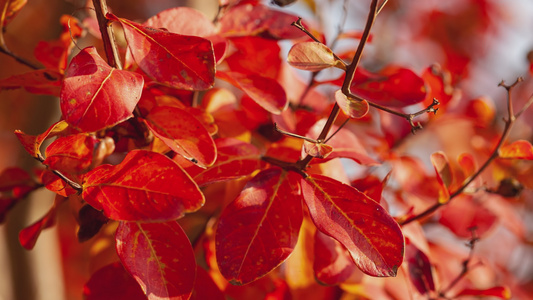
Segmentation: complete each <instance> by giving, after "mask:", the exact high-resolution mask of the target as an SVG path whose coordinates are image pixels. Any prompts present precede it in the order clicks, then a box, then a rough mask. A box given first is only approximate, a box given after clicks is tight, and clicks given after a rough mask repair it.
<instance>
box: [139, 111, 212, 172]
mask: <svg viewBox="0 0 533 300" xmlns="http://www.w3.org/2000/svg"><path fill="white" fill-rule="evenodd" d="M145 118H146V121H147V123H146V124H147V125H148V127H149V128H150V130H151V131H152V132H153V133H154V135H156V136H157V137H158V138H160V139H161V140H162V141H163V142H164V143H165V144H166V145H167V146H168V147H170V149H172V150H173V151H174V152H176V153H178V154H180V155H182V156H183V157H185V158H186V159H188V160H191V161H194V162H195V163H196V164H197V165H198V166H200V167H202V168H206V167H208V166H211V165H212V164H213V163H214V162H215V160H216V157H217V149H216V147H215V143H214V141H213V139H212V138H211V135H210V134H209V132H207V129H206V128H205V127H204V126H203V125H202V123H200V121H198V120H197V119H196V118H195V117H194V116H193V115H192V114H190V113H188V112H187V111H185V110H183V109H180V108H177V107H172V106H158V107H156V108H154V109H152V110H151V111H150V113H149V114H148V115H147V116H146V117H145Z"/></svg>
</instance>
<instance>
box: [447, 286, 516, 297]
mask: <svg viewBox="0 0 533 300" xmlns="http://www.w3.org/2000/svg"><path fill="white" fill-rule="evenodd" d="M460 296H477V297H498V298H500V299H511V290H510V289H509V288H508V287H506V286H497V287H493V288H490V289H485V290H477V289H464V290H462V291H460V292H459V294H457V295H456V296H455V297H460Z"/></svg>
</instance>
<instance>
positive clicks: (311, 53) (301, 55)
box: [287, 42, 342, 72]
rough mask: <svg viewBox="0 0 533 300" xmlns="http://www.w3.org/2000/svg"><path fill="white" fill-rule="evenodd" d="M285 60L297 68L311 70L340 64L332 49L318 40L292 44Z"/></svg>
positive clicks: (315, 70) (314, 70)
mask: <svg viewBox="0 0 533 300" xmlns="http://www.w3.org/2000/svg"><path fill="white" fill-rule="evenodd" d="M287 62H288V63H289V64H290V65H291V66H293V67H295V68H297V69H300V70H306V71H311V72H317V71H320V70H323V69H327V68H329V67H335V66H339V67H340V66H342V64H341V63H340V62H339V61H338V60H337V59H336V58H335V55H334V54H333V51H331V49H329V48H328V47H327V46H326V45H324V44H322V43H319V42H302V43H298V44H296V45H294V46H292V48H291V50H290V51H289V54H288V57H287Z"/></svg>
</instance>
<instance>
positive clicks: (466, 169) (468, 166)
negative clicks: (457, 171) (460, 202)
mask: <svg viewBox="0 0 533 300" xmlns="http://www.w3.org/2000/svg"><path fill="white" fill-rule="evenodd" d="M457 163H458V164H459V166H460V167H461V170H462V171H463V177H464V178H465V179H467V178H469V177H470V176H472V175H474V173H475V172H476V160H475V159H474V156H472V154H469V153H462V154H461V155H459V157H458V158H457Z"/></svg>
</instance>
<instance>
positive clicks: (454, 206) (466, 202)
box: [439, 194, 498, 238]
mask: <svg viewBox="0 0 533 300" xmlns="http://www.w3.org/2000/svg"><path fill="white" fill-rule="evenodd" d="M459 211H460V212H461V213H460V214H458V213H457V212H459ZM497 221H498V216H496V215H495V214H494V213H493V212H492V211H490V210H489V209H487V208H486V207H485V206H483V205H481V203H479V200H476V199H475V198H474V197H473V196H471V195H464V194H461V195H459V196H458V197H457V198H456V199H455V200H454V201H450V202H449V203H448V204H447V205H446V206H444V207H442V208H441V210H440V217H439V223H440V224H442V225H444V226H445V227H447V228H448V229H450V230H451V231H452V232H453V233H454V234H455V235H456V236H458V237H462V238H471V237H472V231H471V229H473V228H475V229H476V235H477V236H484V235H485V234H486V233H487V231H489V230H490V229H491V228H493V227H494V225H495V224H496V222H497Z"/></svg>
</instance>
